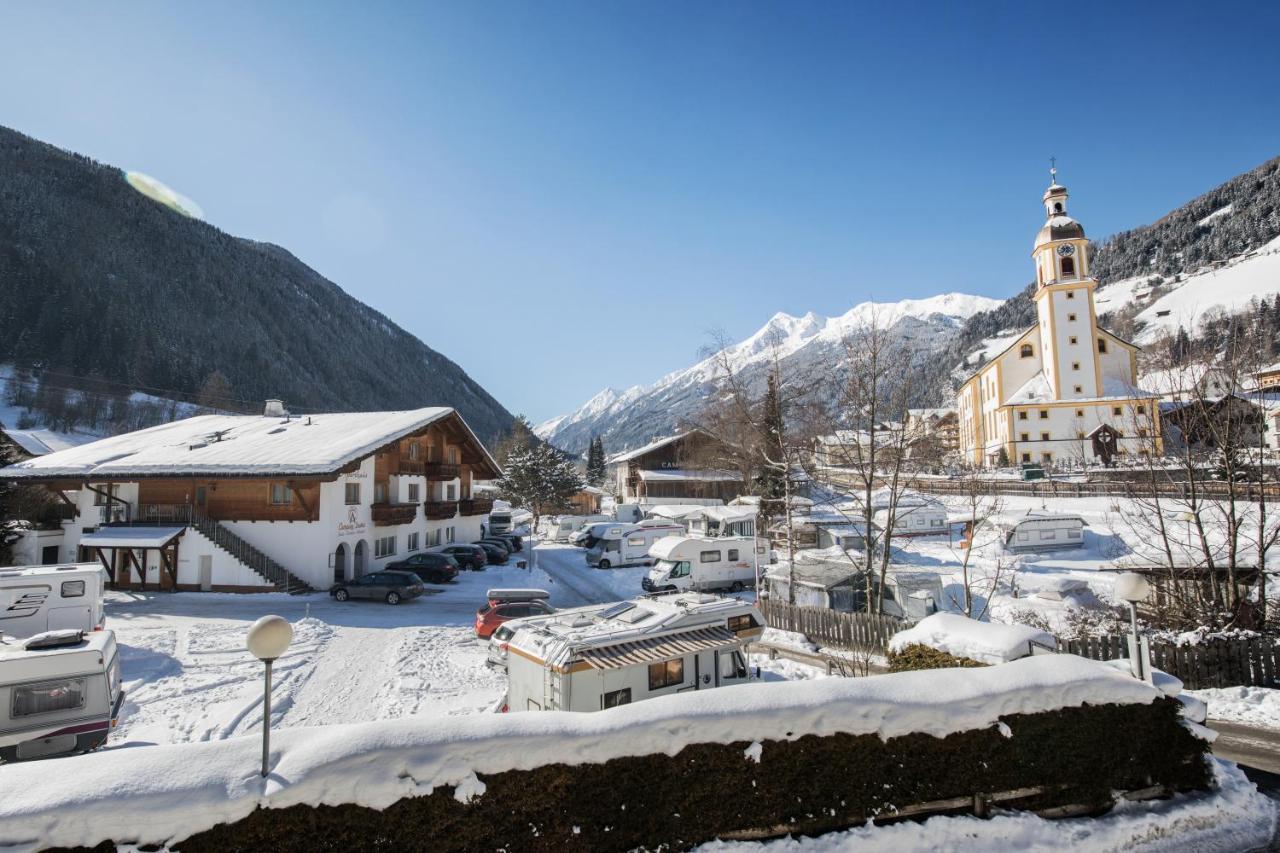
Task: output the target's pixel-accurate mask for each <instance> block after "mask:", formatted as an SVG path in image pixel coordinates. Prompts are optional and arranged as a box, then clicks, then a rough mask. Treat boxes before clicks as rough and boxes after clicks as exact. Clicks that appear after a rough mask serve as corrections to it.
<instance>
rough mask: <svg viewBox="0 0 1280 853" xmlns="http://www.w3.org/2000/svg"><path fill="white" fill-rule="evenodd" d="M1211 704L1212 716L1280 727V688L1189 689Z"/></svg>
mask: <svg viewBox="0 0 1280 853" xmlns="http://www.w3.org/2000/svg"><path fill="white" fill-rule="evenodd" d="M1187 693H1188V694H1190V695H1191V696H1194V697H1195V698H1197V699H1199V700H1201V701H1202V702H1204V703H1205V704H1206V705H1208V706H1209V719H1212V720H1223V721H1224V722H1228V723H1241V724H1243V725H1246V726H1259V727H1261V728H1267V729H1280V690H1276V689H1275V688H1272V687H1211V688H1208V689H1205V690H1188V691H1187Z"/></svg>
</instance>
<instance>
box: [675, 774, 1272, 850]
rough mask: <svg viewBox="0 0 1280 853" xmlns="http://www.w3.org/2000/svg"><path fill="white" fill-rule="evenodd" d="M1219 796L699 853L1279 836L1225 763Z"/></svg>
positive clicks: (1222, 842) (1265, 802) (1250, 842)
mask: <svg viewBox="0 0 1280 853" xmlns="http://www.w3.org/2000/svg"><path fill="white" fill-rule="evenodd" d="M1213 768H1214V776H1215V780H1216V782H1217V790H1216V791H1214V792H1212V793H1205V794H1185V795H1178V796H1176V797H1174V798H1172V799H1170V800H1166V801H1155V802H1147V803H1125V804H1121V805H1119V806H1117V807H1116V808H1115V809H1114V810H1112V811H1111V812H1110V813H1108V814H1106V815H1104V816H1102V817H1098V818H1073V819H1071V820H1045V819H1044V818H1041V817H1036V816H1035V815H1033V814H1030V813H1027V812H1022V813H1017V814H1001V815H996V816H995V817H993V818H991V819H990V820H982V819H980V818H976V817H968V816H964V817H933V818H929V819H928V820H926V821H924V822H922V823H915V822H912V821H904V822H902V823H897V824H893V825H892V826H863V827H859V828H857V829H850V830H847V831H845V832H832V833H828V834H826V835H821V836H818V837H817V838H783V839H778V840H776V841H766V842H747V843H743V842H732V841H715V842H712V843H710V844H704V845H702V846H701V847H699V848H698V851H699V853H744V851H751V850H759V851H768V853H793V851H794V853H801V851H802V852H803V853H836V851H841V853H843V851H849V850H857V851H866V853H873V851H885V853H903V851H916V850H919V851H926V850H927V851H930V853H934V851H937V853H950V851H962V850H1018V851H1022V853H1058V852H1059V851H1061V850H1090V851H1096V853H1103V852H1104V851H1106V853H1159V851H1168V850H1195V851H1197V853H1236V851H1238V850H1262V849H1264V848H1265V847H1266V845H1267V844H1268V843H1269V842H1270V841H1271V837H1272V835H1273V834H1274V833H1275V830H1276V822H1277V806H1276V803H1275V802H1274V801H1272V800H1271V799H1269V798H1268V797H1266V796H1265V795H1264V794H1261V793H1259V792H1258V789H1257V788H1256V787H1255V786H1254V784H1253V783H1252V782H1250V781H1249V780H1248V779H1247V778H1246V777H1245V775H1244V773H1242V772H1240V768H1238V767H1236V766H1235V765H1234V764H1231V763H1230V762H1225V761H1219V760H1216V759H1215V760H1214V761H1213Z"/></svg>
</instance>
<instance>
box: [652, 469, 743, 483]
mask: <svg viewBox="0 0 1280 853" xmlns="http://www.w3.org/2000/svg"><path fill="white" fill-rule="evenodd" d="M640 479H641V480H644V481H645V482H646V483H651V482H657V481H670V482H704V483H721V482H732V481H734V480H741V479H742V476H741V475H739V474H735V473H733V472H732V471H716V470H713V469H707V470H697V469H690V468H661V469H656V470H648V469H646V470H643V471H641V472H640Z"/></svg>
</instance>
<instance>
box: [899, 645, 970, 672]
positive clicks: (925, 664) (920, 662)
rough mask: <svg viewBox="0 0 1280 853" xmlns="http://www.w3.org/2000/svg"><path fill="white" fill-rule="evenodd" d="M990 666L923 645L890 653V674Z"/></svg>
mask: <svg viewBox="0 0 1280 853" xmlns="http://www.w3.org/2000/svg"><path fill="white" fill-rule="evenodd" d="M972 666H988V664H985V663H983V662H982V661H976V660H974V659H973V658H966V657H959V656H958V655H952V654H948V653H947V652H943V651H939V650H938V649H935V648H933V647H932V646H926V645H924V644H922V643H912V644H911V645H909V646H903V647H902V648H901V649H900V650H898V651H890V652H889V671H890V672H910V671H911V670H915V669H954V668H957V667H972Z"/></svg>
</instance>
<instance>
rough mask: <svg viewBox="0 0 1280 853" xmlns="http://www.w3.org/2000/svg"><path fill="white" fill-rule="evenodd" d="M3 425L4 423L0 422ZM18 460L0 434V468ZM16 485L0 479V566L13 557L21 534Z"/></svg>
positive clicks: (12, 449)
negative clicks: (14, 544)
mask: <svg viewBox="0 0 1280 853" xmlns="http://www.w3.org/2000/svg"><path fill="white" fill-rule="evenodd" d="M0 426H4V424H0ZM17 461H18V453H17V451H16V450H14V448H13V445H12V444H10V443H9V441H8V439H6V438H5V437H4V436H3V435H2V434H0V468H3V467H5V466H6V465H12V464H13V463H15V462H17ZM17 499H18V486H17V485H16V484H14V483H13V482H11V481H10V482H6V481H3V480H0V566H7V565H9V563H10V562H11V561H12V559H13V543H15V542H17V541H18V537H19V536H20V535H21V534H20V533H19V530H20V528H21V526H22V525H21V524H20V522H19V521H18V518H17V516H18V508H17V505H16V504H17Z"/></svg>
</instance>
